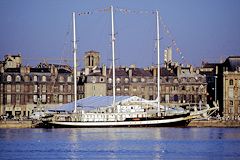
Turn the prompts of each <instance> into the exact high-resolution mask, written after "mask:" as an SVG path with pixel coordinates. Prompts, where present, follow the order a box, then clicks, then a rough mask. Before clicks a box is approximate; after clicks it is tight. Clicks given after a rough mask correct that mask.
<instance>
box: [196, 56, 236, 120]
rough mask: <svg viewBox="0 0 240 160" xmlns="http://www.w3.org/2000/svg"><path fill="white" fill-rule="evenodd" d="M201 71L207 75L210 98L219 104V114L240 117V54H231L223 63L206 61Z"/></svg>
mask: <svg viewBox="0 0 240 160" xmlns="http://www.w3.org/2000/svg"><path fill="white" fill-rule="evenodd" d="M200 73H201V74H205V75H206V76H207V82H208V93H209V95H208V100H214V101H216V102H217V103H218V104H219V115H220V116H221V117H223V118H224V119H227V120H237V119H238V120H239V119H240V117H239V116H240V56H229V57H228V58H226V60H225V61H224V62H223V63H204V64H203V66H202V67H201V68H200Z"/></svg>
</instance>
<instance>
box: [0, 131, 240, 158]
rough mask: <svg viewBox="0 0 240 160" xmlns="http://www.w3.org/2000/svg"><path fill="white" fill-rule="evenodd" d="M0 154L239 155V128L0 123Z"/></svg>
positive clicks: (28, 156) (65, 156) (73, 155)
mask: <svg viewBox="0 0 240 160" xmlns="http://www.w3.org/2000/svg"><path fill="white" fill-rule="evenodd" d="M0 146H1V150H0V159H1V160H3V159H16V158H17V159H240V152H239V148H240V129H239V128H74V129H70V128H65V129H0Z"/></svg>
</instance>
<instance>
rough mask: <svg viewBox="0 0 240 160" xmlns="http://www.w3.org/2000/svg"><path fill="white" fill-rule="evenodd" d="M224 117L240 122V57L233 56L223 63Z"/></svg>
mask: <svg viewBox="0 0 240 160" xmlns="http://www.w3.org/2000/svg"><path fill="white" fill-rule="evenodd" d="M223 116H224V118H225V119H228V120H229V119H230V120H240V56H231V57H228V58H227V59H226V61H225V62H224V63H223Z"/></svg>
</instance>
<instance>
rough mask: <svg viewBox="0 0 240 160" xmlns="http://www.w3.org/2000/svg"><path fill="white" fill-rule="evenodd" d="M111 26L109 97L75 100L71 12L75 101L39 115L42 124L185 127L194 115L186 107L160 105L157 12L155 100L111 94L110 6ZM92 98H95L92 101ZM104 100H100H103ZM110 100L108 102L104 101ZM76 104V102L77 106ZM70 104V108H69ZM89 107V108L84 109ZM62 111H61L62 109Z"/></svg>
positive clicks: (74, 41) (63, 125)
mask: <svg viewBox="0 0 240 160" xmlns="http://www.w3.org/2000/svg"><path fill="white" fill-rule="evenodd" d="M110 10H111V21H112V23H111V25H112V56H113V57H112V67H113V96H99V97H88V98H84V99H80V100H78V101H77V97H76V95H77V89H76V88H77V87H76V84H77V83H76V52H77V47H76V35H75V33H76V31H75V28H76V27H75V12H73V15H72V17H73V43H74V44H73V52H74V79H75V80H74V94H75V101H74V102H72V103H69V104H66V105H63V106H61V107H58V108H55V109H52V111H53V113H54V114H53V116H51V117H48V118H44V117H43V118H42V121H43V122H44V123H45V124H46V126H54V127H142V126H143V127H152V126H186V125H187V124H188V123H189V122H190V121H191V120H192V119H194V118H197V117H198V115H197V114H196V115H190V111H189V110H184V109H182V108H181V107H178V108H177V109H176V108H171V107H167V106H162V105H160V90H159V89H160V47H159V39H160V38H159V15H158V11H156V22H157V52H158V77H157V78H158V80H157V83H158V97H157V99H156V100H155V101H149V100H145V99H142V98H139V97H136V96H133V97H129V96H127V97H126V96H115V53H114V46H115V45H114V43H115V36H114V35H115V34H114V16H113V7H112V6H111V9H110ZM96 99H98V101H97V102H96ZM103 102H104V103H103ZM106 102H110V104H109V103H108V104H106ZM77 104H78V105H77ZM73 106H74V108H73ZM86 108H90V109H86ZM62 111H65V112H62Z"/></svg>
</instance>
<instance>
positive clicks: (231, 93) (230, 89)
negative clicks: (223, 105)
mask: <svg viewBox="0 0 240 160" xmlns="http://www.w3.org/2000/svg"><path fill="white" fill-rule="evenodd" d="M229 98H231V99H233V88H229Z"/></svg>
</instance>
